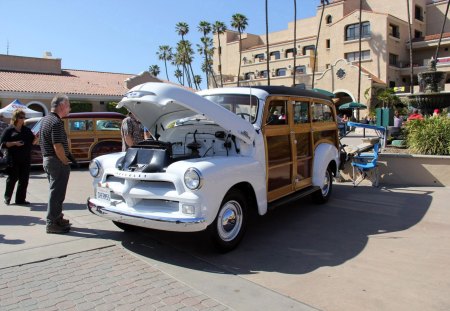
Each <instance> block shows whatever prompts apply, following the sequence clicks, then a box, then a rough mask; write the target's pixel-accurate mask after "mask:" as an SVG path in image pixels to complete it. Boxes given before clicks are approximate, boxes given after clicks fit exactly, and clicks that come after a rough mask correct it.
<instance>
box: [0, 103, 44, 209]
mask: <svg viewBox="0 0 450 311" xmlns="http://www.w3.org/2000/svg"><path fill="white" fill-rule="evenodd" d="M24 121H25V112H24V111H23V110H21V109H17V110H14V112H13V114H12V118H11V125H10V126H9V127H7V128H6V129H5V130H4V132H3V135H2V138H1V140H0V142H1V144H2V146H3V148H7V149H8V158H9V163H10V164H9V167H8V168H7V169H6V173H7V174H8V178H7V179H6V189H5V204H7V205H9V203H10V202H11V197H12V195H13V192H14V187H15V186H16V182H17V181H19V184H18V186H17V191H16V204H19V205H28V204H30V202H28V201H26V196H27V188H28V179H29V177H30V163H31V147H32V145H33V144H36V143H37V140H38V139H37V137H35V136H34V134H33V132H32V131H31V130H30V129H29V128H28V127H26V126H25V125H24Z"/></svg>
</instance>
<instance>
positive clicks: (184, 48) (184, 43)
mask: <svg viewBox="0 0 450 311" xmlns="http://www.w3.org/2000/svg"><path fill="white" fill-rule="evenodd" d="M193 54H194V52H193V51H192V47H191V43H190V42H189V41H188V40H180V41H179V42H178V44H177V62H178V63H179V64H180V65H181V66H182V67H183V85H184V78H185V77H186V80H187V83H188V85H189V87H192V80H191V75H190V73H189V65H190V64H191V63H192V55H193Z"/></svg>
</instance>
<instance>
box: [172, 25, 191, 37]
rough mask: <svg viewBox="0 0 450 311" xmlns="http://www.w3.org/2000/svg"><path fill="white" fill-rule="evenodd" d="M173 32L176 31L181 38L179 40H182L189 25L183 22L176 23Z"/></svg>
mask: <svg viewBox="0 0 450 311" xmlns="http://www.w3.org/2000/svg"><path fill="white" fill-rule="evenodd" d="M175 30H176V31H177V34H178V35H180V36H181V40H184V36H185V35H187V34H188V32H189V25H188V24H187V23H185V22H178V23H177V24H176V25H175Z"/></svg>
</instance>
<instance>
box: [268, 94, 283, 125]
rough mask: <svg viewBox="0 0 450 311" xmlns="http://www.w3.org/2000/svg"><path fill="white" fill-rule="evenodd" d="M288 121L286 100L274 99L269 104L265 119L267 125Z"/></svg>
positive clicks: (281, 123)
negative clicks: (267, 114)
mask: <svg viewBox="0 0 450 311" xmlns="http://www.w3.org/2000/svg"><path fill="white" fill-rule="evenodd" d="M287 123H288V117H287V101H285V100H274V101H271V102H270V104H269V116H268V118H267V120H266V124H267V125H283V124H287Z"/></svg>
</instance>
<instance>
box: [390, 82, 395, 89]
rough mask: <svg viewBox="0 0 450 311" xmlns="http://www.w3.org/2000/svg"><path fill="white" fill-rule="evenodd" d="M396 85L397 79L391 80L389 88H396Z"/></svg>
mask: <svg viewBox="0 0 450 311" xmlns="http://www.w3.org/2000/svg"><path fill="white" fill-rule="evenodd" d="M394 87H395V81H389V88H391V89H392V88H394Z"/></svg>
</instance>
